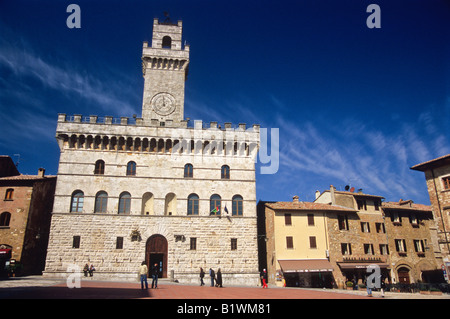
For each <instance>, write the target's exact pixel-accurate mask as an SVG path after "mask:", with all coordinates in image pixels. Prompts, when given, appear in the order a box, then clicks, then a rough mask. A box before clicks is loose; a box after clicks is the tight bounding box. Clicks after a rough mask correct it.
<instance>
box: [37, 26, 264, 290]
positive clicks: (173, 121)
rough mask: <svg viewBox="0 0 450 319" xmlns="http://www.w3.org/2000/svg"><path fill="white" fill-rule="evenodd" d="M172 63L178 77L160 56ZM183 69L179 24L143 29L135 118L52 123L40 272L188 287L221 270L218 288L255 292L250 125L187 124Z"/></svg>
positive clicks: (253, 134) (254, 146) (255, 130)
mask: <svg viewBox="0 0 450 319" xmlns="http://www.w3.org/2000/svg"><path fill="white" fill-rule="evenodd" d="M165 37H171V41H169V40H167V38H165ZM164 42H165V44H164ZM168 43H170V45H168ZM172 54H173V55H174V59H175V56H176V55H182V56H183V59H184V60H183V61H185V62H184V64H183V65H184V68H181V67H180V64H179V62H176V63H175V62H173V61H171V59H168V60H167V61H165V58H162V56H170V55H172ZM160 59H161V60H160ZM188 61H189V55H188V51H186V47H185V48H184V49H182V48H181V22H178V24H176V25H172V24H162V23H159V22H158V21H157V20H155V21H154V32H153V43H152V48H149V47H148V44H147V43H144V48H143V62H144V79H145V85H144V98H143V112H142V114H143V115H142V118H136V119H129V118H126V117H123V118H121V119H120V120H117V121H116V120H114V119H112V118H110V117H97V116H88V117H83V116H81V115H75V116H66V115H65V114H60V115H59V118H58V126H57V132H56V137H57V140H58V144H59V146H60V150H61V155H60V162H59V170H58V183H57V187H56V194H55V204H54V207H53V217H52V226H51V234H50V244H49V247H48V254H47V263H46V274H49V275H52V274H61V275H63V276H65V275H67V272H68V268H70V267H72V266H73V265H77V266H79V267H82V266H83V265H84V264H85V263H92V264H94V266H95V267H96V274H95V276H97V277H105V278H115V279H118V278H123V279H128V280H135V279H136V274H137V269H138V267H139V265H140V264H141V262H142V261H146V262H147V264H148V265H150V264H153V263H154V262H157V263H158V264H159V265H160V270H161V275H162V276H163V277H170V278H172V279H174V280H178V281H179V282H186V283H193V282H195V283H197V282H199V276H198V273H199V268H200V267H202V268H203V269H204V270H205V271H207V270H208V269H209V268H213V269H214V270H216V271H217V269H218V268H221V271H222V274H223V278H224V284H225V285H228V284H244V285H256V284H258V259H257V237H256V236H257V231H256V189H255V157H256V153H257V150H258V146H259V125H253V126H252V127H250V128H248V129H247V127H246V125H245V124H239V125H238V126H236V127H233V126H232V124H231V123H225V124H224V125H223V126H219V125H218V123H217V122H211V123H210V124H209V125H207V126H206V125H204V123H202V122H201V121H195V122H194V123H193V124H194V125H193V126H190V125H189V123H188V121H186V120H184V119H183V116H184V114H183V107H184V105H183V104H184V81H185V76H186V73H187V63H188ZM159 62H161V63H162V64H161V65H160V64H158V63H159ZM152 63H156V64H154V65H152V66H150V65H151V64H152ZM165 63H167V64H165ZM177 63H178V64H177ZM175 73H176V75H175ZM180 74H182V75H183V76H179V75H180ZM162 93H164V94H163V95H161V94H162ZM155 98H156V99H157V101H156V102H155V104H152V103H153V102H154V101H155V100H154V99H155ZM172 98H173V100H171V99H172ZM148 101H153V102H151V103H150V104H148ZM170 103H174V104H170ZM216 210H217V212H216Z"/></svg>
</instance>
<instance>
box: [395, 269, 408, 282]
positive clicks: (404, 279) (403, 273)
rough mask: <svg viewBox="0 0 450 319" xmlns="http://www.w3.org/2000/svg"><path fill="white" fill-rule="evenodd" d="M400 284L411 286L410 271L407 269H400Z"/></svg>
mask: <svg viewBox="0 0 450 319" xmlns="http://www.w3.org/2000/svg"><path fill="white" fill-rule="evenodd" d="M398 282H399V283H400V284H409V283H410V281H409V269H407V268H404V267H403V268H400V269H399V270H398Z"/></svg>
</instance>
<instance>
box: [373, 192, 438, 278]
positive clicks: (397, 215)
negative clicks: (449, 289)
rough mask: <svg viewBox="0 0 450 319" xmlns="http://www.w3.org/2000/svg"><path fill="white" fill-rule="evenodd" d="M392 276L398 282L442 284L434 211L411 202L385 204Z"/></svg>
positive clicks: (402, 201) (401, 201)
mask: <svg viewBox="0 0 450 319" xmlns="http://www.w3.org/2000/svg"><path fill="white" fill-rule="evenodd" d="M382 208H383V211H384V214H385V227H386V232H387V234H388V241H389V252H390V261H391V268H392V274H393V276H394V279H395V281H396V282H399V283H417V282H427V283H430V282H433V283H434V282H441V281H442V280H443V278H442V271H441V269H440V263H441V262H440V261H439V259H438V258H437V256H440V251H439V246H438V245H437V229H436V223H435V220H434V219H433V214H432V211H431V207H430V206H427V205H421V204H415V203H413V202H412V201H411V200H406V201H404V200H400V201H398V202H383V205H382Z"/></svg>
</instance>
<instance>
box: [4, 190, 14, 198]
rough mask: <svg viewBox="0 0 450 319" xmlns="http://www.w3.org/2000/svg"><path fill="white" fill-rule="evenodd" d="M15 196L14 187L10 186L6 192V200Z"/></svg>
mask: <svg viewBox="0 0 450 319" xmlns="http://www.w3.org/2000/svg"><path fill="white" fill-rule="evenodd" d="M13 196H14V189H13V188H8V189H7V190H6V193H5V200H13Z"/></svg>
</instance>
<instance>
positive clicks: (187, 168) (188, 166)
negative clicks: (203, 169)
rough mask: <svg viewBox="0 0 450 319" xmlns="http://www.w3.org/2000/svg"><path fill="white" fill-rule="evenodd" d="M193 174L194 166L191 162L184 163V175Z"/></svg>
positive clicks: (190, 175) (191, 175)
mask: <svg viewBox="0 0 450 319" xmlns="http://www.w3.org/2000/svg"><path fill="white" fill-rule="evenodd" d="M193 176H194V167H193V166H192V164H186V165H184V177H193Z"/></svg>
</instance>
